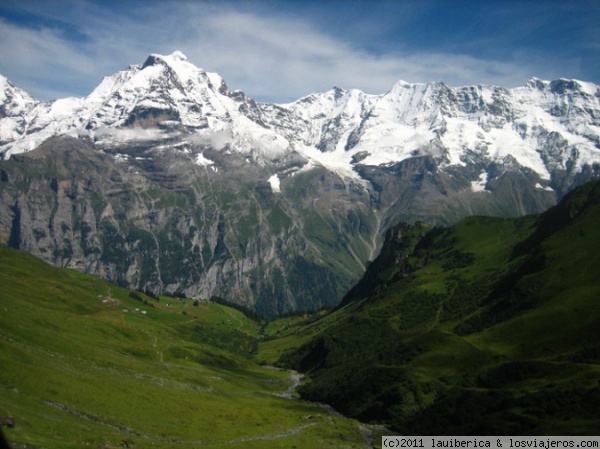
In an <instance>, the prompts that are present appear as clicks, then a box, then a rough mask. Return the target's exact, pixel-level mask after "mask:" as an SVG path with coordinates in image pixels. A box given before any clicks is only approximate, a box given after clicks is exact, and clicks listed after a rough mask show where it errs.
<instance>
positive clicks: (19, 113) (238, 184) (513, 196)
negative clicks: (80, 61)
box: [0, 52, 600, 317]
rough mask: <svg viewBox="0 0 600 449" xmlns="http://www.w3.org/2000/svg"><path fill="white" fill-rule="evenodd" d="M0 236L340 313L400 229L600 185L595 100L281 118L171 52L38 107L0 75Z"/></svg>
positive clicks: (217, 289)
mask: <svg viewBox="0 0 600 449" xmlns="http://www.w3.org/2000/svg"><path fill="white" fill-rule="evenodd" d="M0 103H1V106H0V157H1V158H2V160H0V241H2V242H7V243H9V244H10V245H11V246H14V247H17V248H21V249H25V250H27V251H31V252H32V253H34V254H36V255H38V256H40V257H42V258H44V259H45V260H46V261H49V262H52V263H54V264H56V265H60V266H69V267H74V268H77V269H80V270H83V271H86V272H89V273H95V274H99V275H101V276H103V277H105V278H107V279H110V280H113V281H116V282H118V283H121V284H124V285H128V286H131V287H135V288H139V289H146V290H151V291H154V292H165V293H171V294H181V295H186V296H189V297H204V298H208V297H211V296H220V297H223V298H224V299H226V300H227V301H230V302H236V303H239V304H241V305H244V306H246V307H249V308H252V309H255V310H256V311H258V312H259V313H260V314H262V315H264V316H268V317H271V316H275V315H279V314H282V313H287V312H291V311H303V310H315V309H318V308H321V307H324V306H332V305H335V304H337V302H338V301H339V300H340V299H341V298H342V296H343V294H344V293H345V292H346V291H347V290H348V288H350V287H351V286H352V284H353V283H354V282H356V280H358V278H359V277H360V275H361V274H362V273H363V271H364V269H365V266H366V264H367V262H368V261H369V260H373V258H374V256H375V255H376V254H377V252H378V251H379V247H380V245H381V241H382V239H383V236H384V235H385V232H386V230H387V229H389V228H390V227H391V226H393V225H395V224H396V223H398V222H399V221H407V222H415V221H419V220H420V221H423V222H425V223H428V224H429V225H435V224H451V223H454V222H456V221H457V220H459V219H460V218H462V217H465V216H467V215H496V216H504V217H513V216H519V215H523V214H528V213H535V212H540V211H543V210H545V209H547V208H548V207H550V206H552V205H553V204H555V203H556V201H557V200H558V199H560V198H561V197H562V196H563V195H564V194H565V193H566V192H568V191H569V190H570V189H572V188H573V187H574V186H576V185H579V184H581V183H583V182H586V181H588V180H590V179H592V178H595V177H598V175H599V174H600V132H599V130H600V90H599V89H598V86H595V85H593V84H590V83H584V82H580V81H575V80H558V81H553V82H548V81H541V80H536V79H532V80H530V81H529V82H528V83H527V84H526V85H525V86H523V87H521V88H517V89H504V88H500V87H493V86H476V87H463V88H453V87H449V86H446V85H445V84H443V83H430V84H409V83H404V82H398V83H397V84H396V85H395V86H393V87H392V89H391V90H390V91H389V92H387V93H386V94H383V95H367V94H365V93H363V92H360V91H358V90H343V89H339V88H334V89H332V90H330V91H328V92H325V93H319V94H312V95H309V96H307V97H305V98H302V99H300V100H298V101H296V102H294V103H291V104H287V105H269V104H258V103H256V102H254V101H253V100H252V99H251V98H248V97H247V96H246V95H245V94H244V93H243V92H240V91H235V92H230V91H229V90H228V89H227V85H226V84H225V82H224V80H223V79H222V78H221V77H220V76H219V75H217V74H214V73H209V72H206V71H204V70H202V69H200V68H198V67H195V66H194V65H193V64H191V63H190V62H189V61H188V60H187V58H186V57H185V56H184V55H183V54H181V53H180V52H175V53H173V54H171V55H167V56H163V55H151V56H149V57H148V58H147V59H146V61H145V62H144V63H143V64H138V65H132V66H130V67H128V68H127V69H125V70H123V71H121V72H119V73H117V74H115V75H112V76H108V77H105V78H104V80H103V81H102V82H101V83H100V85H99V86H98V87H97V88H96V89H95V90H94V91H93V92H92V93H91V94H90V95H89V96H87V97H85V98H67V99H62V100H57V101H54V102H46V103H41V102H37V101H36V100H34V99H33V98H31V97H30V96H29V95H27V94H26V93H25V92H23V91H21V90H20V89H18V88H16V87H15V86H13V85H12V84H10V83H9V82H8V80H6V79H5V78H0Z"/></svg>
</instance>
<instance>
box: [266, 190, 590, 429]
mask: <svg viewBox="0 0 600 449" xmlns="http://www.w3.org/2000/svg"><path fill="white" fill-rule="evenodd" d="M599 223H600V183H597V182H596V183H590V184H587V185H585V186H583V187H581V188H578V189H576V190H575V191H573V192H572V193H570V194H569V195H567V196H566V197H565V199H564V200H563V201H562V202H561V203H560V204H559V205H557V206H556V207H554V208H551V209H550V210H548V211H547V212H546V213H544V214H541V215H532V216H527V217H524V218H519V219H499V218H489V217H471V218H467V219H465V220H462V221H460V222H459V223H457V224H456V225H455V226H452V227H450V228H435V229H431V230H429V231H428V230H427V229H426V228H425V227H424V226H423V225H420V224H416V225H414V226H411V225H400V226H398V227H397V228H394V229H392V230H391V231H390V233H388V236H387V239H386V242H385V244H384V247H383V250H382V253H381V255H380V256H379V257H378V258H377V259H376V260H375V261H374V262H373V263H372V264H371V265H370V267H369V268H368V269H367V273H366V274H365V276H364V278H363V279H362V280H361V281H360V282H359V283H358V284H357V285H356V286H355V287H354V289H353V290H352V291H351V292H350V293H349V295H348V296H347V297H346V298H345V300H344V301H343V303H342V305H341V306H340V307H339V308H338V309H337V310H335V311H333V312H331V313H330V314H327V315H326V316H324V317H323V318H321V319H319V320H316V321H313V322H312V323H308V324H304V325H303V326H293V325H291V326H288V327H287V328H286V329H283V330H281V331H280V332H279V333H278V334H276V337H278V338H273V339H271V340H269V341H265V342H263V343H261V348H260V350H259V357H263V358H264V359H265V360H268V361H271V362H272V361H274V360H276V359H277V358H279V362H278V363H280V364H281V365H284V366H288V367H294V368H297V369H300V370H302V371H305V372H307V373H308V374H309V376H308V377H309V379H310V380H309V382H307V383H306V384H305V385H304V386H303V387H302V388H301V389H300V392H301V394H302V395H303V396H304V397H305V398H307V399H311V400H319V401H324V402H327V403H329V404H331V405H333V406H334V407H335V408H337V409H338V410H340V411H341V412H343V413H346V414H348V415H350V416H353V417H356V418H359V419H361V420H366V421H371V422H381V423H385V424H387V425H389V426H391V427H392V428H393V429H395V430H397V431H399V432H401V433H403V434H409V435H428V434H429V435H548V434H553V435H596V434H597V432H598V429H599V428H600V253H599V252H598V248H600V228H599V227H598V224H599Z"/></svg>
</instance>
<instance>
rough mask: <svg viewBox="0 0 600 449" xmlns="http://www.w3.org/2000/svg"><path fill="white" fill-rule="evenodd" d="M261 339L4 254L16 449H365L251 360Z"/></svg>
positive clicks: (212, 315)
mask: <svg viewBox="0 0 600 449" xmlns="http://www.w3.org/2000/svg"><path fill="white" fill-rule="evenodd" d="M259 336H260V325H259V324H258V323H257V322H255V321H253V320H251V319H249V318H247V317H246V316H244V314H242V313H241V312H239V311H238V310H235V309H232V308H229V307H226V306H223V305H220V304H216V303H211V302H200V303H199V304H197V305H194V303H193V302H192V301H187V300H180V299H176V298H170V297H166V296H160V297H159V298H152V297H150V296H147V295H145V294H143V293H141V292H133V291H130V290H126V289H122V288H119V287H116V286H114V285H111V284H109V283H107V282H104V281H102V280H100V279H98V278H96V277H92V276H88V275H84V274H81V273H78V272H76V271H73V270H65V269H58V268H53V267H51V266H49V265H46V264H45V263H43V262H41V261H39V260H38V259H36V258H34V257H33V256H30V255H28V254H25V253H21V252H18V251H15V250H13V249H10V248H7V247H5V246H0V367H1V369H0V418H8V417H10V418H12V419H13V420H14V427H5V428H4V429H3V431H4V433H5V436H6V437H7V439H8V440H9V441H10V442H11V444H12V445H13V447H14V448H19V447H22V448H24V447H27V448H82V447H91V448H112V447H115V448H116V447H137V448H146V447H151V448H194V447H209V448H211V447H215V448H217V447H228V448H236V447H239V448H241V447H243V448H254V447H255V448H270V447H289V448H292V447H299V448H300V447H347V448H355V447H364V446H365V437H364V436H363V434H362V433H361V431H360V428H359V423H358V422H357V421H355V420H352V419H346V418H343V417H341V416H338V415H336V416H332V414H331V413H330V412H328V411H327V410H325V409H324V408H322V407H320V406H317V405H314V404H311V403H307V402H303V401H300V400H298V398H297V394H296V393H295V392H293V391H292V390H291V387H292V380H291V377H290V373H289V372H287V371H282V370H277V369H274V368H271V367H266V366H260V365H258V364H257V363H256V362H255V361H254V360H253V353H254V352H255V351H256V348H257V344H258V341H259ZM286 392H288V396H291V397H285V396H286V394H285V393H286Z"/></svg>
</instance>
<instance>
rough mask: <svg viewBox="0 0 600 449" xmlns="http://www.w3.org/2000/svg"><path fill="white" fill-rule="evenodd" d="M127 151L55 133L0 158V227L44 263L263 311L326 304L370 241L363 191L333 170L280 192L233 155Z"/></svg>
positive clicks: (355, 272) (352, 275)
mask: <svg viewBox="0 0 600 449" xmlns="http://www.w3.org/2000/svg"><path fill="white" fill-rule="evenodd" d="M129 150H130V151H131V152H132V153H135V154H139V155H138V156H135V157H123V156H121V157H117V158H115V157H114V155H111V154H108V153H103V152H101V151H99V149H98V148H97V147H95V146H94V144H93V143H91V142H84V141H81V140H77V139H73V138H66V137H62V138H52V139H50V140H48V141H46V142H45V143H44V144H42V145H41V146H40V148H38V149H37V150H36V151H33V152H29V153H25V154H23V155H15V156H14V157H12V158H11V159H10V160H9V161H4V162H0V170H1V173H2V178H1V179H2V180H1V182H0V203H1V206H0V207H1V213H0V215H1V217H2V218H0V221H1V222H2V229H3V230H4V232H3V233H2V235H1V236H0V237H2V239H3V241H4V242H6V243H8V244H10V245H11V246H13V247H16V248H20V249H23V250H27V251H29V252H31V253H33V254H35V255H37V256H40V257H42V258H43V259H45V260H48V261H50V262H52V263H53V264H55V265H59V266H63V267H72V268H76V269H79V270H82V271H85V272H89V273H96V274H99V275H100V276H102V277H105V278H107V279H111V280H113V281H116V282H118V283H119V284H122V285H129V286H132V287H135V288H139V289H144V290H151V291H154V292H165V293H171V294H181V295H185V296H188V297H202V298H209V297H211V296H220V297H223V298H225V299H226V300H228V301H233V302H238V303H240V304H242V305H244V306H246V307H250V308H253V309H255V310H256V311H257V312H258V313H260V314H262V315H263V316H267V317H272V316H275V315H279V314H283V313H289V312H291V311H301V310H315V309H319V308H322V307H328V306H332V305H334V304H335V303H336V302H337V301H338V300H339V297H340V296H341V295H342V294H343V293H344V291H345V289H347V288H348V287H349V285H350V284H351V283H352V282H353V281H354V280H355V279H356V277H357V276H359V275H360V273H361V272H362V269H363V268H364V262H365V261H366V260H367V259H368V258H369V257H370V255H371V254H372V252H373V251H374V246H375V244H376V242H375V239H374V237H373V236H374V235H375V234H376V233H377V230H378V226H377V223H376V219H375V217H374V216H373V215H372V214H371V213H370V211H369V208H368V205H369V197H368V195H367V194H366V191H365V190H363V189H362V188H359V187H357V186H355V185H352V184H350V183H348V182H345V181H343V180H342V179H341V178H339V177H338V176H336V175H335V174H332V173H330V172H327V171H324V170H323V171H318V170H315V171H311V172H307V173H304V174H302V173H301V174H298V175H297V177H295V184H293V185H290V186H289V188H287V189H286V191H287V192H288V194H287V195H285V196H284V195H282V194H281V193H280V192H278V191H274V190H273V187H272V186H271V184H270V183H268V182H266V181H257V179H264V178H265V177H266V175H265V174H263V173H262V171H263V170H262V169H260V168H256V167H252V166H250V167H249V166H248V163H247V162H245V161H244V160H243V159H240V158H238V157H235V156H233V157H231V158H222V159H219V162H218V164H219V166H220V167H221V170H218V169H215V170H213V169H212V168H210V166H199V165H197V164H194V163H191V160H190V158H191V156H189V155H188V154H186V153H182V154H181V155H180V156H181V157H173V155H172V154H169V155H168V157H161V155H160V154H157V153H156V152H153V151H144V150H141V149H138V150H139V153H136V149H135V148H130V149H129ZM142 154H143V156H142ZM201 154H205V155H210V157H213V158H214V159H215V164H216V163H217V162H216V161H217V157H215V155H212V154H210V151H209V150H208V149H207V150H206V151H204V152H203V153H201ZM204 157H205V158H206V159H207V160H208V158H207V156H204ZM223 167H226V168H223Z"/></svg>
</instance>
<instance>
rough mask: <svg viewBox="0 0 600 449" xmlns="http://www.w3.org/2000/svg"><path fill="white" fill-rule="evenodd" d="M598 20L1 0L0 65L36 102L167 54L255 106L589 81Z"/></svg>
mask: <svg viewBox="0 0 600 449" xmlns="http://www.w3.org/2000/svg"><path fill="white" fill-rule="evenodd" d="M599 24H600V1H597V0H571V1H568V0H561V1H553V0H538V1H533V0H529V1H518V0H510V1H509V0H505V1H500V0H496V1H493V0H487V1H483V0H482V1H476V0H454V1H441V0H405V1H400V0H395V1H391V0H389V1H386V0H371V1H367V0H329V1H327V0H319V1H311V0H305V1H291V0H289V1H284V0H247V1H244V0H237V1H227V0H222V1H208V0H207V1H185V0H175V1H154V0H145V1H141V0H120V1H112V0H105V1H100V0H96V1H93V0H70V1H66V0H64V1H58V0H37V1H34V0H2V1H1V2H0V36H2V41H1V42H0V73H1V74H2V75H4V76H6V77H7V78H8V79H9V80H11V81H12V82H13V84H15V85H17V86H19V87H21V88H23V89H25V90H26V91H28V92H29V93H30V94H32V95H33V96H35V97H36V98H39V99H41V100H49V99H54V98H60V97H66V96H79V97H81V96H85V95H87V94H88V93H90V92H91V90H92V89H93V88H94V87H95V86H96V85H97V84H98V83H99V82H100V80H101V79H102V77H103V76H105V75H110V74H113V73H115V72H116V71H118V70H122V69H124V68H126V67H127V66H129V65H130V64H137V63H142V62H143V61H144V60H145V58H146V56H147V55H149V54H150V53H160V54H169V53H171V52H173V51H174V50H181V51H183V52H184V53H185V54H186V55H187V56H188V58H189V60H190V61H191V62H193V63H194V64H195V65H197V66H199V67H202V68H203V69H205V70H207V71H210V72H217V73H219V74H220V75H221V76H222V77H223V78H224V79H225V81H226V82H227V84H228V86H229V88H230V90H234V89H241V90H243V91H244V92H246V93H247V94H248V95H250V96H251V97H253V98H254V99H256V100H258V101H268V102H287V101H292V100H295V99H298V98H300V97H302V96H304V95H308V94H310V93H312V92H321V91H325V90H327V89H329V88H331V87H333V86H340V87H343V88H357V89H361V90H363V91H365V92H367V93H371V94H380V93H384V92H386V91H388V90H389V89H390V88H391V87H392V86H393V84H394V83H395V82H397V81H398V80H404V81H408V82H429V81H443V82H445V83H447V84H449V85H452V86H462V85H475V84H496V85H501V86H505V87H514V86H519V85H522V84H524V83H525V82H526V81H527V79H529V78H531V77H537V78H541V79H557V78H560V77H564V78H576V79H581V80H585V81H592V82H596V83H600V25H599Z"/></svg>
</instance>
